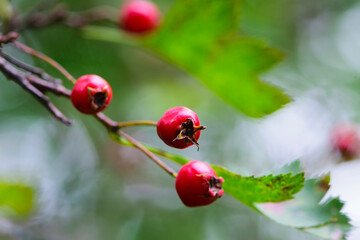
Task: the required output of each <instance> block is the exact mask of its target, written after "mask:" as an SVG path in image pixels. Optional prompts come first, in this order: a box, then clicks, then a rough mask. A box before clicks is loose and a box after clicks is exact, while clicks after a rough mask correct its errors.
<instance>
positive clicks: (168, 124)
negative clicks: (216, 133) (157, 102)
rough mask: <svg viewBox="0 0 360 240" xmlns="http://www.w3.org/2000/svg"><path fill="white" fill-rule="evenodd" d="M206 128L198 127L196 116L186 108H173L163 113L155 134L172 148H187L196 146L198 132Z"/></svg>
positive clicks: (198, 122)
mask: <svg viewBox="0 0 360 240" xmlns="http://www.w3.org/2000/svg"><path fill="white" fill-rule="evenodd" d="M205 128H206V127H205V126H201V125H200V121H199V118H198V116H197V114H196V113H195V112H194V111H192V110H191V109H189V108H186V107H174V108H171V109H169V110H167V111H166V112H165V114H164V115H163V116H162V117H161V118H160V120H159V121H158V123H157V133H158V136H159V137H160V138H161V140H163V141H164V143H166V144H167V145H169V146H171V147H174V148H181V149H182V148H187V147H189V146H191V145H194V144H195V145H196V146H197V147H198V149H199V144H198V139H199V137H200V131H201V130H204V129H205Z"/></svg>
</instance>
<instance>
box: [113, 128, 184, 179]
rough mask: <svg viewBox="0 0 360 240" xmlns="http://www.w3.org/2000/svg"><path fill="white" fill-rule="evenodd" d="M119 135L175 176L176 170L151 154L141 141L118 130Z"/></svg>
mask: <svg viewBox="0 0 360 240" xmlns="http://www.w3.org/2000/svg"><path fill="white" fill-rule="evenodd" d="M119 135H120V136H121V137H123V138H125V139H127V140H128V141H129V142H130V143H131V144H132V145H133V146H134V147H136V148H137V149H139V150H140V151H142V152H143V153H144V154H145V155H147V156H148V157H149V158H150V159H151V160H153V161H154V162H155V163H156V164H157V165H158V166H160V167H161V168H162V169H164V170H165V171H166V172H167V173H169V174H170V175H171V176H173V177H174V178H176V175H177V174H176V172H175V171H174V170H173V169H171V168H170V167H169V166H167V165H166V164H165V163H164V162H163V161H161V160H160V159H159V158H158V157H157V156H155V154H153V153H152V152H151V151H150V150H148V149H147V148H146V147H145V146H143V145H142V144H141V143H139V142H138V141H137V140H135V139H134V138H132V137H130V136H129V135H127V134H126V133H124V132H122V131H119Z"/></svg>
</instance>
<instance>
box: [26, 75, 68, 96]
mask: <svg viewBox="0 0 360 240" xmlns="http://www.w3.org/2000/svg"><path fill="white" fill-rule="evenodd" d="M26 78H27V80H29V81H30V83H31V84H32V85H34V86H36V87H37V88H39V89H42V90H44V91H49V92H52V93H54V94H56V95H59V96H63V97H67V98H69V97H70V94H71V91H70V90H69V89H66V88H65V87H64V86H62V85H58V84H55V83H52V82H47V81H44V80H42V79H40V78H38V77H36V76H34V75H28V76H26Z"/></svg>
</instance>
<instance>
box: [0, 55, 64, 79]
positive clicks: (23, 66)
mask: <svg viewBox="0 0 360 240" xmlns="http://www.w3.org/2000/svg"><path fill="white" fill-rule="evenodd" d="M0 56H2V57H3V58H5V59H6V61H8V62H10V63H11V64H13V65H15V66H17V67H19V68H21V69H23V70H25V71H27V72H30V73H32V74H35V75H37V76H39V77H40V78H42V79H44V80H46V81H49V82H53V83H56V84H61V82H62V81H61V80H60V79H57V78H54V77H52V76H50V75H49V74H47V73H46V72H44V71H43V70H42V69H39V68H36V67H33V66H30V65H27V64H25V63H23V62H21V61H19V60H17V59H15V58H13V57H10V56H9V55H7V54H5V53H3V52H0Z"/></svg>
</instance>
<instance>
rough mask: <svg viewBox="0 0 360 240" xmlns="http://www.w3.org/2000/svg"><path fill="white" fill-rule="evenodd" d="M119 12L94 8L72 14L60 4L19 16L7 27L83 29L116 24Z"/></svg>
mask: <svg viewBox="0 0 360 240" xmlns="http://www.w3.org/2000/svg"><path fill="white" fill-rule="evenodd" d="M117 16H118V10H117V9H116V8H113V7H110V6H100V7H94V8H92V9H89V10H86V11H83V12H76V13H75V12H70V11H69V10H68V9H67V6H66V5H65V4H58V5H56V6H55V7H53V8H52V9H50V10H49V9H44V10H43V11H39V10H38V9H35V10H34V11H31V12H29V14H27V16H25V17H21V16H17V17H16V19H13V21H12V22H11V24H9V25H8V26H6V29H5V30H6V31H7V32H9V31H15V30H16V31H22V30H24V29H32V28H44V27H48V26H52V25H55V24H62V25H65V26H68V27H72V28H81V27H83V26H85V25H88V24H90V23H94V22H98V21H103V20H106V21H110V22H114V23H115V22H116V21H117Z"/></svg>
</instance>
